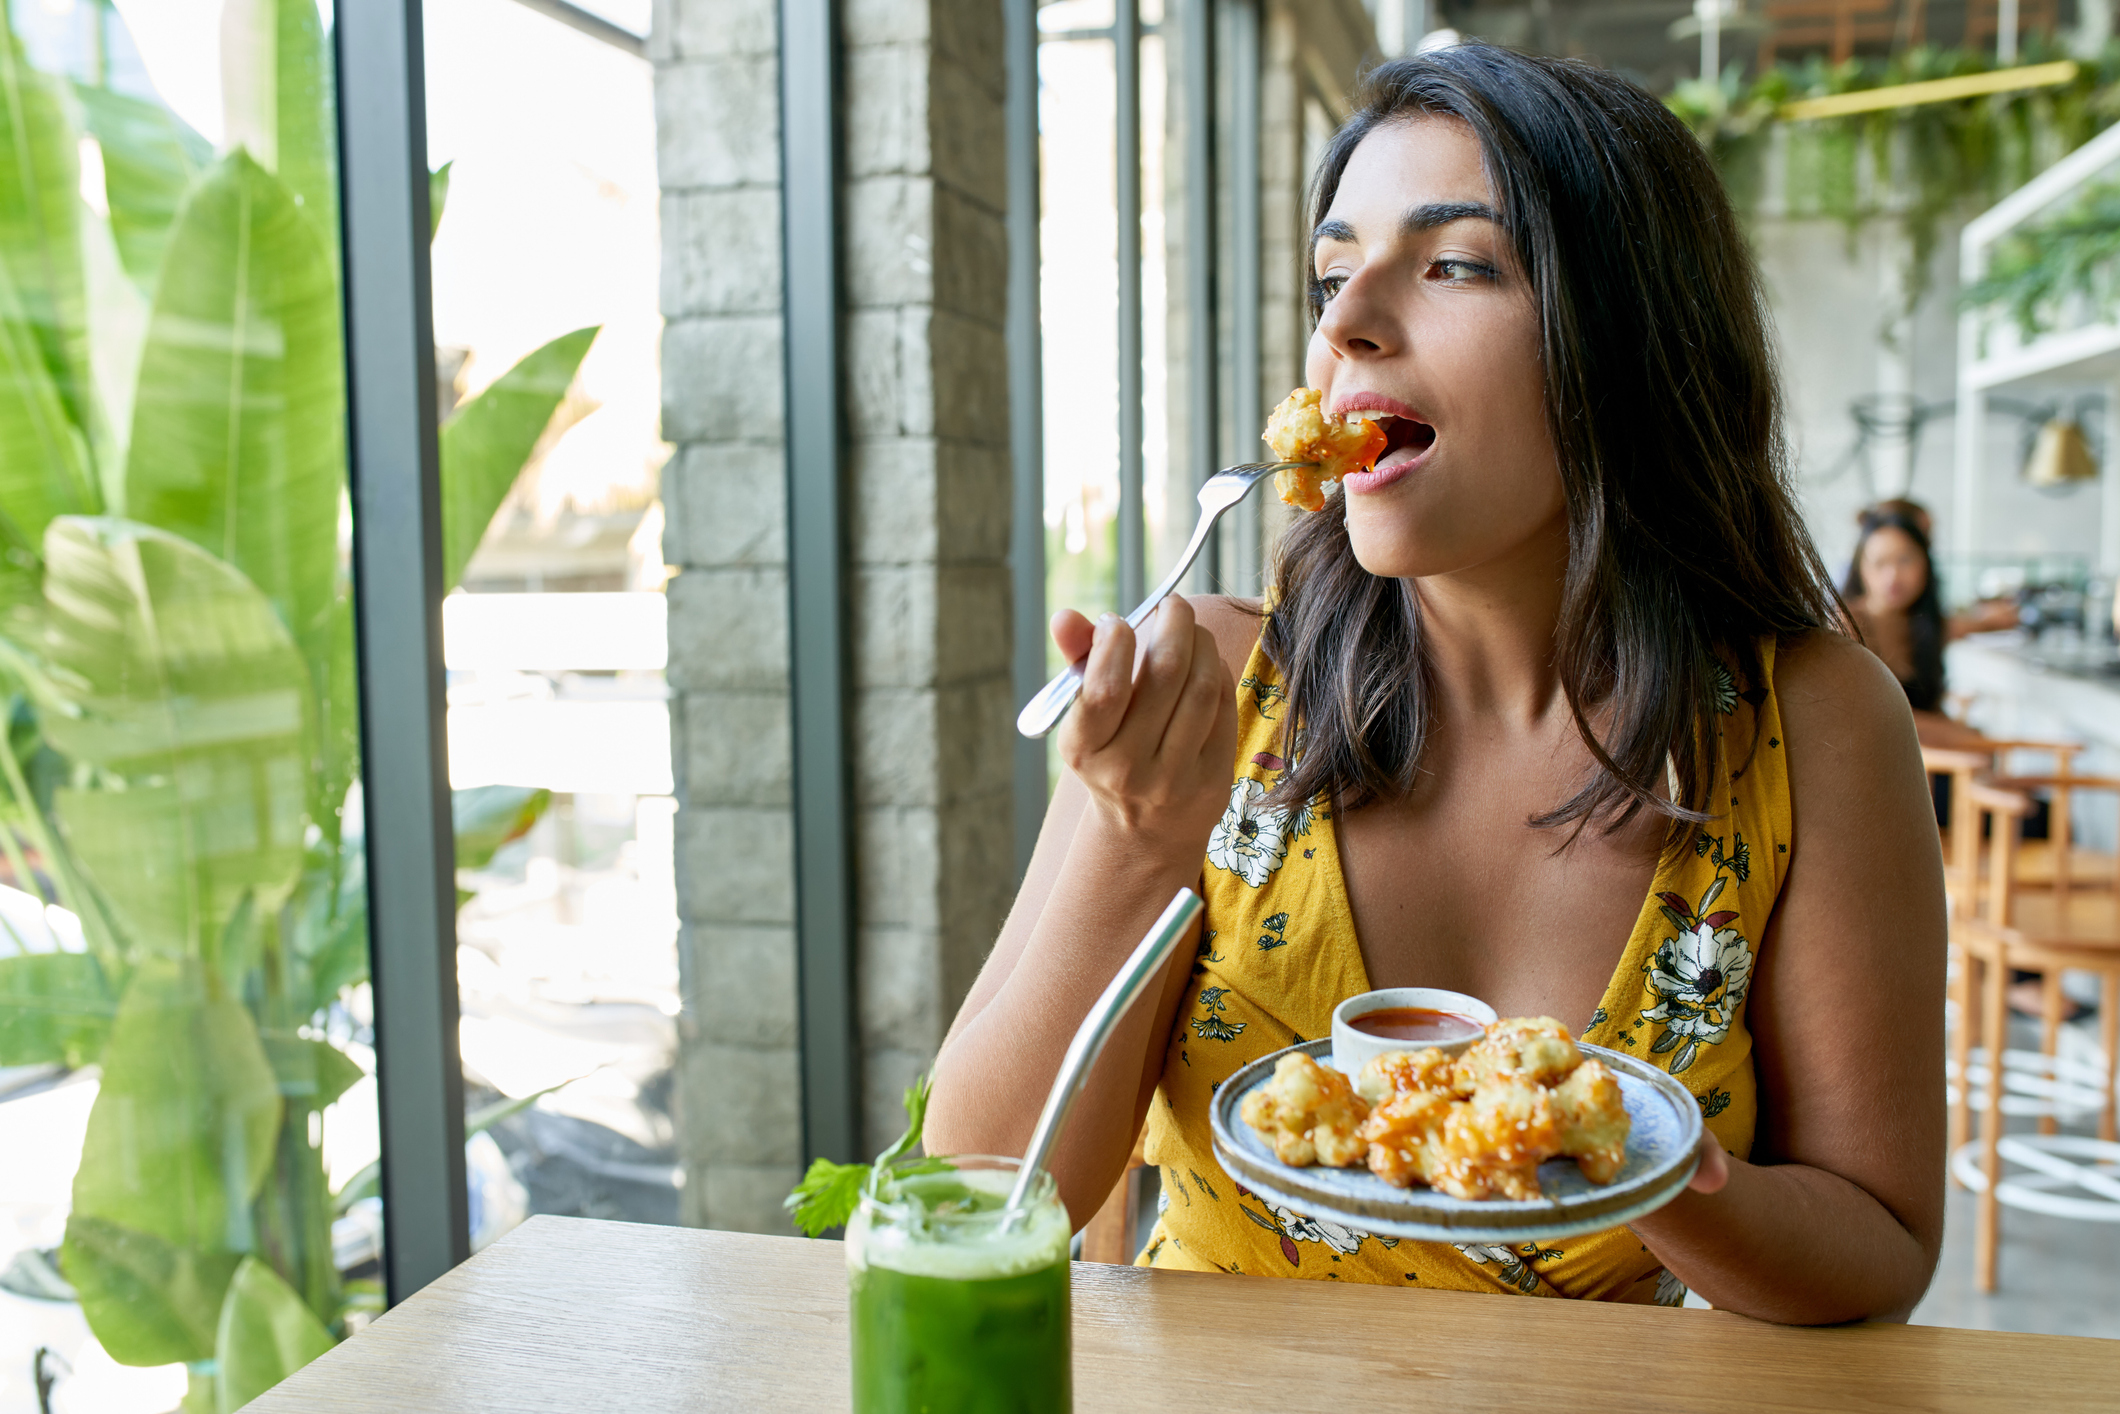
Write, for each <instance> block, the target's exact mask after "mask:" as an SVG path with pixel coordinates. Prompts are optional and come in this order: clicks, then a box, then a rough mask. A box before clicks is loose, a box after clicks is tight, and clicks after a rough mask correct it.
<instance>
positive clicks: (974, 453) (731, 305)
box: [652, 0, 1013, 1232]
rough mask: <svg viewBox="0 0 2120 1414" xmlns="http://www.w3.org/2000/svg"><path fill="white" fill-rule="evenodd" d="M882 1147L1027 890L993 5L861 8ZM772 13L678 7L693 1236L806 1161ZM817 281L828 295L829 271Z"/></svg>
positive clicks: (855, 526)
mask: <svg viewBox="0 0 2120 1414" xmlns="http://www.w3.org/2000/svg"><path fill="white" fill-rule="evenodd" d="M844 25H845V33H844V37H845V41H846V50H845V58H844V64H845V67H844V70H843V76H844V84H845V93H846V109H845V122H846V126H845V135H846V148H845V153H846V171H847V186H846V190H845V194H844V203H845V205H844V209H845V213H846V232H845V234H846V278H847V295H848V306H849V307H848V311H847V318H846V324H845V350H846V352H845V358H846V363H847V367H846V376H847V381H848V386H849V406H848V437H849V447H848V461H847V468H848V484H847V507H848V513H849V521H850V534H849V540H850V546H849V549H850V558H851V560H852V564H851V567H850V568H851V573H850V582H851V586H852V590H851V597H852V604H851V613H852V639H853V677H854V695H855V700H854V701H852V702H851V703H849V704H848V706H849V711H850V714H851V717H852V727H851V733H850V736H851V742H852V757H853V770H854V776H855V805H856V811H857V825H856V833H857V841H856V849H857V888H858V900H857V915H858V917H857V926H858V930H859V943H858V948H859V951H858V961H857V968H858V974H859V976H858V986H859V1015H860V1028H861V1042H862V1049H863V1060H864V1071H865V1075H866V1093H865V1095H864V1109H863V1115H864V1122H865V1127H866V1129H867V1131H868V1132H867V1134H866V1135H865V1137H864V1141H863V1142H864V1144H865V1145H867V1146H868V1147H869V1148H871V1149H873V1148H877V1147H880V1146H881V1145H882V1144H884V1143H887V1142H889V1140H890V1138H892V1137H893V1136H895V1135H896V1133H897V1132H898V1131H899V1130H900V1129H901V1128H902V1127H903V1114H902V1111H901V1110H900V1108H899V1092H900V1091H902V1090H903V1088H904V1087H905V1085H906V1084H907V1083H908V1082H909V1081H910V1080H911V1078H912V1076H913V1075H914V1074H916V1073H917V1072H918V1071H920V1070H921V1069H923V1068H925V1066H926V1065H927V1063H928V1062H929V1060H930V1059H931V1058H932V1057H933V1054H934V1051H935V1048H936V1047H937V1045H938V1044H939V1043H940V1041H941V1038H942V1033H943V1031H944V1029H945V1028H946V1026H947V1025H948V1021H949V1018H950V1016H951V1015H952V1014H953V1013H954V1010H955V1008H956V1005H957V1002H958V1000H959V999H960V998H961V997H962V996H963V994H964V992H965V990H966V989H967V988H968V987H969V986H970V982H971V978H972V976H973V975H974V974H975V972H976V970H977V967H978V964H979V962H980V960H981V959H982V958H983V957H984V955H985V952H986V949H987V948H988V947H989V946H990V945H991V942H992V939H993V936H994V934H995V932H996V930H997V929H998V927H999V924H1000V921H1001V918H1002V916H1003V914H1004V912H1005V911H1006V908H1007V904H1008V900H1009V897H1010V894H1011V891H1012V888H1013V862H1012V851H1011V844H1010V833H1009V831H1010V823H1009V822H1010V816H1009V809H1008V804H1009V797H1008V792H1009V783H1010V776H1009V750H1010V742H1011V739H1012V738H1011V735H1010V732H1011V722H1010V718H1011V704H1010V700H1009V695H1010V694H1009V683H1008V645H1009V637H1008V604H1009V596H1008V579H1007V571H1006V567H1005V563H1004V556H1005V553H1006V548H1007V535H1008V516H1009V477H1008V463H1007V446H1008V399H1007V385H1006V366H1007V365H1006V359H1005V356H1004V350H1003V347H1002V334H1001V319H1002V310H1003V308H1004V305H1005V288H1004V282H1005V279H1006V273H1007V264H1006V262H1007V253H1006V246H1005V243H1004V238H1003V230H1002V207H1003V201H1004V195H1003V189H1002V174H1003V167H1004V163H1003V153H1002V147H1001V101H1002V92H1001V81H1002V80H1001V75H1002V64H1001V56H1000V47H999V46H1000V32H1001V21H1000V10H999V7H998V5H997V4H996V3H994V0H932V3H923V0H850V3H849V4H848V5H847V7H846V11H845V14H844ZM775 44H776V10H775V6H774V4H773V3H772V0H661V3H660V4H659V5H658V7H657V12H656V20H655V27H654V38H653V42H652V56H653V58H654V61H655V65H656V98H657V123H658V142H659V147H660V161H661V176H662V187H663V251H664V256H663V274H662V287H663V313H664V316H665V318H666V320H667V325H666V329H665V333H664V343H663V378H664V394H663V401H664V409H663V430H664V436H665V437H666V438H667V439H668V440H669V441H670V442H672V443H673V444H675V446H676V448H677V451H676V454H675V456H674V457H673V458H672V459H671V461H670V463H669V465H668V467H667V468H666V469H665V471H664V475H663V494H664V497H665V500H666V503H667V506H668V511H669V518H670V519H669V528H668V530H667V531H666V534H665V542H664V544H665V554H666V557H667V559H668V560H669V561H670V563H672V564H674V565H676V566H678V567H679V568H680V571H681V572H680V574H679V575H678V577H677V578H676V579H675V580H673V581H672V583H671V585H670V666H669V674H668V676H669V682H670V685H671V689H672V692H673V694H674V698H675V700H674V702H673V704H672V707H673V711H672V722H673V732H674V735H675V737H676V742H675V747H676V753H675V754H676V768H677V795H678V800H679V803H680V808H679V813H678V818H677V832H678V834H677V838H678V844H677V849H678V896H679V910H680V915H681V917H682V920H683V927H682V931H681V934H680V940H679V954H680V965H681V967H682V970H683V977H684V1004H685V1005H684V1013H683V1015H682V1017H681V1020H680V1033H679V1034H680V1057H679V1075H678V1088H679V1100H678V1103H679V1130H680V1146H681V1151H682V1158H683V1164H684V1168H685V1174H686V1188H685V1200H684V1209H683V1211H684V1216H685V1220H686V1221H688V1222H691V1223H695V1224H702V1225H708V1226H714V1227H726V1228H738V1229H749V1230H758V1231H775V1232H783V1231H786V1230H787V1225H786V1220H785V1218H784V1217H783V1216H782V1214H781V1212H780V1199H781V1197H782V1196H783V1195H784V1194H785V1193H786V1192H787V1190H788V1187H789V1186H790V1185H791V1184H792V1183H793V1182H794V1180H795V1178H796V1176H797V1174H798V1173H799V1171H800V1169H801V1167H802V1166H803V1164H804V1162H805V1160H806V1159H807V1157H808V1156H807V1155H805V1154H803V1153H802V1152H801V1125H800V1114H801V1109H800V1094H799V1065H798V1055H797V1018H796V1003H795V934H794V919H795V896H794V871H793V858H792V837H793V817H792V813H791V810H790V805H789V800H790V761H789V719H788V710H789V700H788V643H787V609H788V606H787V577H786V544H785V539H786V518H787V508H786V491H785V478H784V464H783V446H782V428H781V407H782V404H781V399H782V396H783V389H782V380H781V315H780V301H781V278H782V272H781V270H780V234H781V232H780V203H779V178H780V170H779V168H780V159H779V150H778V136H777V134H778V109H779V98H778V88H777V84H778V76H777V69H776V63H775ZM804 277H805V278H818V276H817V275H816V273H815V272H804Z"/></svg>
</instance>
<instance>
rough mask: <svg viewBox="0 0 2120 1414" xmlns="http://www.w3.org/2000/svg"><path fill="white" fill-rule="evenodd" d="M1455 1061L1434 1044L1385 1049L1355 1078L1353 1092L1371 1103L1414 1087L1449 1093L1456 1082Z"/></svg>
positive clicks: (1438, 1092)
mask: <svg viewBox="0 0 2120 1414" xmlns="http://www.w3.org/2000/svg"><path fill="white" fill-rule="evenodd" d="M1455 1075H1456V1063H1455V1062H1453V1061H1452V1060H1451V1059H1450V1057H1449V1056H1446V1055H1444V1054H1443V1053H1442V1052H1441V1051H1439V1050H1437V1049H1436V1048H1435V1047H1433V1046H1430V1047H1428V1048H1427V1049H1426V1050H1420V1051H1386V1052H1384V1054H1382V1055H1380V1056H1371V1057H1370V1058H1369V1063H1368V1064H1367V1065H1365V1066H1363V1067H1362V1073H1361V1074H1360V1075H1357V1076H1356V1077H1355V1080H1354V1092H1355V1093H1356V1094H1357V1095H1360V1096H1361V1097H1362V1098H1363V1099H1365V1100H1367V1101H1368V1102H1369V1103H1370V1104H1372V1105H1381V1104H1383V1103H1384V1101H1386V1100H1388V1099H1390V1098H1391V1097H1392V1096H1393V1095H1403V1094H1408V1093H1410V1092H1412V1091H1415V1090H1433V1091H1435V1092H1436V1093H1437V1094H1439V1095H1446V1096H1447V1095H1449V1094H1451V1093H1452V1087H1453V1085H1454V1084H1455Z"/></svg>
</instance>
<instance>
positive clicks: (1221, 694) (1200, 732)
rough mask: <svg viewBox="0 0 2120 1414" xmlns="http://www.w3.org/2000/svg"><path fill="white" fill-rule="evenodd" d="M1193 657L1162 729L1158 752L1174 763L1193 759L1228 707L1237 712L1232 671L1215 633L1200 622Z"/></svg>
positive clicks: (1231, 711)
mask: <svg viewBox="0 0 2120 1414" xmlns="http://www.w3.org/2000/svg"><path fill="white" fill-rule="evenodd" d="M1191 636H1192V659H1191V661H1190V662H1189V663H1188V664H1187V666H1186V674H1185V682H1184V684H1183V685H1182V686H1181V687H1180V688H1179V691H1178V698H1177V701H1176V703H1175V704H1173V706H1172V708H1171V714H1170V720H1169V722H1168V723H1166V724H1165V726H1164V728H1163V739H1162V742H1161V744H1160V745H1159V746H1158V747H1157V749H1156V751H1157V754H1158V755H1159V756H1163V757H1167V758H1168V759H1170V760H1171V761H1173V762H1187V763H1189V762H1192V761H1194V760H1195V759H1197V758H1198V757H1199V755H1200V748H1201V747H1202V746H1203V745H1204V744H1205V743H1206V742H1207V740H1208V739H1209V737H1211V736H1212V735H1213V734H1214V730H1215V724H1216V720H1217V719H1218V718H1219V717H1220V716H1221V715H1222V713H1223V711H1224V709H1225V708H1227V709H1228V710H1229V712H1230V713H1231V715H1232V716H1234V715H1235V707H1234V705H1232V704H1233V699H1234V694H1233V692H1232V690H1231V689H1230V688H1229V687H1228V686H1227V684H1228V682H1229V670H1228V669H1227V668H1225V667H1223V666H1222V655H1221V653H1220V652H1219V651H1218V650H1217V649H1216V647H1215V636H1214V635H1213V634H1212V633H1209V632H1208V631H1207V630H1206V629H1205V628H1203V627H1201V626H1200V625H1198V624H1194V625H1193V630H1192V635H1191Z"/></svg>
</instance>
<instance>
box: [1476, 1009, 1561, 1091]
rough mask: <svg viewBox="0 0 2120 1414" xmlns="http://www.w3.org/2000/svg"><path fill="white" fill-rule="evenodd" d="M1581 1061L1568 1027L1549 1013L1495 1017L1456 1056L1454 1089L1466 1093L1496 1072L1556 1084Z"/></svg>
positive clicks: (1539, 1082) (1489, 1078)
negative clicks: (1480, 1034)
mask: <svg viewBox="0 0 2120 1414" xmlns="http://www.w3.org/2000/svg"><path fill="white" fill-rule="evenodd" d="M1582 1063H1583V1053H1582V1052H1581V1051H1579V1050H1577V1049H1576V1048H1575V1038H1574V1037H1572V1036H1570V1035H1569V1034H1568V1028H1567V1027H1565V1026H1563V1025H1561V1024H1560V1023H1559V1022H1558V1021H1555V1020H1554V1019H1553V1018H1552V1017H1550V1016H1529V1017H1515V1018H1512V1019H1510V1020H1507V1021H1497V1022H1495V1023H1494V1024H1493V1025H1492V1026H1489V1027H1488V1028H1487V1034H1486V1035H1485V1036H1482V1037H1481V1038H1480V1039H1479V1040H1477V1041H1474V1042H1473V1043H1472V1044H1471V1045H1470V1046H1468V1047H1466V1048H1465V1053H1464V1054H1463V1055H1461V1056H1459V1057H1458V1060H1457V1092H1458V1094H1460V1095H1464V1096H1468V1097H1469V1096H1470V1095H1471V1094H1472V1093H1473V1092H1474V1091H1475V1090H1478V1089H1479V1088H1480V1086H1482V1085H1484V1084H1486V1083H1487V1082H1488V1081H1489V1080H1491V1079H1493V1078H1495V1077H1496V1076H1502V1075H1508V1076H1519V1077H1521V1078H1523V1079H1525V1080H1528V1081H1530V1082H1531V1083H1533V1084H1535V1085H1557V1084H1559V1083H1560V1082H1561V1081H1562V1080H1563V1079H1564V1078H1566V1077H1567V1076H1568V1075H1569V1074H1571V1073H1572V1072H1573V1071H1574V1070H1575V1068H1576V1067H1577V1066H1579V1065H1581V1064H1582Z"/></svg>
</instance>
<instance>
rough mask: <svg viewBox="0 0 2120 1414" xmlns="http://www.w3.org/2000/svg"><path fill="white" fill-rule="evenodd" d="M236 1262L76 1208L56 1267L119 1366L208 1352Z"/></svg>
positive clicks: (223, 1254) (203, 1355)
mask: <svg viewBox="0 0 2120 1414" xmlns="http://www.w3.org/2000/svg"><path fill="white" fill-rule="evenodd" d="M239 1260H240V1259H239V1258H238V1257H237V1256H236V1254H235V1253H233V1252H200V1251H196V1250H194V1249H191V1248H187V1247H181V1246H178V1245H177V1244H176V1243H173V1242H167V1241H164V1240H163V1239H162V1238H159V1237H156V1236H153V1235H152V1234H150V1233H144V1232H135V1231H133V1230H132V1229H131V1228H127V1227H123V1226H120V1225H119V1224H117V1223H113V1222H107V1221H105V1220H103V1219H101V1218H94V1217H89V1216H87V1215H85V1214H83V1213H81V1212H79V1211H76V1212H75V1213H74V1214H73V1215H72V1216H71V1217H69V1218H68V1219H67V1220H66V1243H65V1245H64V1246H63V1247H61V1248H60V1255H59V1262H60V1267H61V1269H62V1271H63V1272H64V1273H65V1275H66V1280H67V1282H68V1283H69V1284H70V1285H72V1286H73V1288H74V1290H75V1292H76V1294H78V1295H79V1297H80V1298H81V1310H82V1313H83V1314H84V1315H86V1316H87V1317H88V1324H89V1328H90V1329H91V1330H93V1331H94V1332H95V1333H96V1339H97V1340H98V1341H100V1342H101V1343H102V1345H103V1348H104V1349H105V1350H107V1351H109V1352H110V1355H111V1358H112V1359H115V1360H117V1361H119V1362H120V1363H122V1364H126V1365H172V1364H175V1363H176V1362H177V1361H179V1360H204V1359H206V1358H207V1357H208V1356H210V1355H212V1354H213V1350H214V1325H215V1316H216V1314H217V1313H218V1312H219V1311H220V1309H221V1302H222V1299H223V1295H224V1293H225V1292H226V1291H227V1289H228V1282H229V1278H230V1277H232V1276H233V1275H234V1274H235V1269H236V1264H237V1262H238V1261H239Z"/></svg>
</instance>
